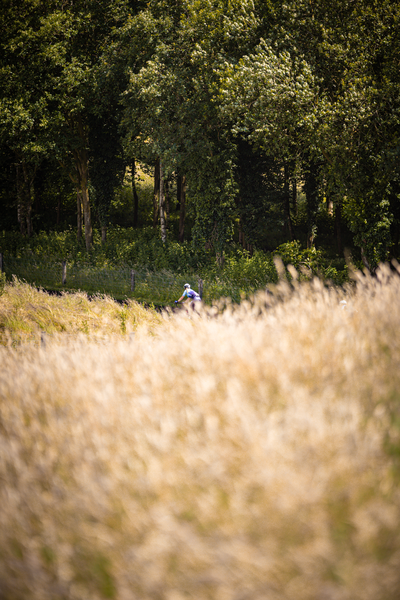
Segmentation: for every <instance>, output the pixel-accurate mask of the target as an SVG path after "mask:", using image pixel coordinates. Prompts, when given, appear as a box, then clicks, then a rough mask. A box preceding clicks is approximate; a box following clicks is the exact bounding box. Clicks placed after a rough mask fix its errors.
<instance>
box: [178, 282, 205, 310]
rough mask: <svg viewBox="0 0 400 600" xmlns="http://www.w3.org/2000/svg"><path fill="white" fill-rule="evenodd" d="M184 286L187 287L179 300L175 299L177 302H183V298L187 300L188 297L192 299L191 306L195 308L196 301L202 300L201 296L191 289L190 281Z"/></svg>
mask: <svg viewBox="0 0 400 600" xmlns="http://www.w3.org/2000/svg"><path fill="white" fill-rule="evenodd" d="M183 287H184V288H185V289H184V292H183V294H182V296H181V297H180V298H179V300H175V304H178V302H182V300H185V298H186V299H187V300H190V307H191V308H193V309H194V307H195V304H196V302H201V298H200V296H199V294H198V293H197V292H195V291H194V290H192V289H191V287H190V283H185V285H184V286H183Z"/></svg>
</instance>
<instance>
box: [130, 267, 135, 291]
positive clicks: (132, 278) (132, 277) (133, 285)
mask: <svg viewBox="0 0 400 600" xmlns="http://www.w3.org/2000/svg"><path fill="white" fill-rule="evenodd" d="M134 291H135V271H134V270H133V269H132V270H131V292H134Z"/></svg>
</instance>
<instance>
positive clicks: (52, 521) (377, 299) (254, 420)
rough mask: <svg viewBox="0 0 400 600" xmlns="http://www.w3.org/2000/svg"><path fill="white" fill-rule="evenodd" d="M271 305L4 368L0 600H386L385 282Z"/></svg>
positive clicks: (396, 590)
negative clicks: (111, 599)
mask: <svg viewBox="0 0 400 600" xmlns="http://www.w3.org/2000/svg"><path fill="white" fill-rule="evenodd" d="M278 297H279V298H280V300H279V301H275V300H273V301H271V295H267V296H266V295H263V294H260V295H258V296H257V298H256V299H255V300H254V302H253V303H247V304H243V305H242V306H240V307H236V308H235V307H229V306H228V309H227V310H225V311H224V312H223V313H222V314H217V311H214V312H213V311H212V310H209V311H204V312H203V313H202V314H201V315H200V316H199V317H196V316H194V317H193V318H191V319H188V318H186V317H185V316H184V315H179V316H176V317H174V316H173V317H171V318H168V319H164V320H163V321H162V325H161V326H159V325H157V327H155V328H154V330H153V331H154V335H153V336H151V337H149V336H148V335H145V333H144V328H143V329H142V330H141V331H142V333H140V330H138V334H137V335H136V336H135V339H134V341H129V340H127V339H124V337H123V336H122V335H121V334H120V330H118V328H117V329H116V334H115V335H114V336H111V335H110V336H109V337H108V341H107V343H101V344H100V343H98V341H96V339H95V338H94V337H93V338H92V337H90V336H89V338H88V341H87V342H85V343H84V342H83V338H82V337H79V338H76V339H75V338H74V337H73V336H65V337H63V336H62V335H61V336H58V337H54V338H51V340H52V341H51V343H49V344H47V346H46V348H40V347H39V348H38V347H35V346H34V345H33V344H22V345H19V346H16V347H13V346H12V345H8V346H3V347H2V348H0V361H1V375H0V410H1V412H0V504H1V511H0V597H1V598H4V599H5V600H16V599H28V598H29V600H31V599H32V600H45V599H49V600H56V599H65V600H66V599H74V600H75V599H76V600H78V599H79V600H80V599H81V600H88V599H100V598H116V599H118V600H133V599H140V600H150V599H151V600H153V599H156V600H158V599H160V600H161V599H163V600H164V599H165V600H183V599H186V598H193V599H196V600H203V599H204V600H205V599H215V600H253V599H254V600H283V599H284V600H397V599H398V598H399V596H400V492H399V474H400V470H399V454H400V424H399V411H400V337H399V329H400V303H399V297H400V277H398V275H394V274H392V273H391V272H390V270H389V268H388V267H382V268H381V269H380V271H379V274H378V278H377V279H375V280H372V279H370V278H367V277H364V276H361V275H359V276H358V283H357V286H356V288H355V289H354V290H353V291H350V289H349V290H348V291H347V296H346V300H347V308H346V309H344V310H342V308H341V305H340V300H341V299H342V297H343V292H340V291H338V290H335V289H327V288H326V287H324V286H323V285H322V284H321V283H320V282H318V281H314V282H311V283H310V284H299V285H298V287H297V288H296V290H295V291H294V292H293V291H289V290H288V288H287V287H285V284H283V283H282V284H280V286H278V288H277V289H275V290H274V298H278ZM70 300H71V299H70ZM0 301H2V300H1V299H0ZM41 301H43V302H45V300H44V299H41ZM52 301H53V299H49V300H48V302H52ZM76 302H77V300H76ZM32 304H34V303H33V302H32ZM74 307H75V308H74V310H77V314H79V315H80V314H81V313H80V312H79V310H78V309H77V308H76V305H74ZM24 310H25V309H24ZM115 310H116V309H115ZM53 311H55V308H53ZM214 313H215V315H214ZM213 315H214V316H213ZM59 318H60V319H61V316H60V317H59ZM79 318H81V317H79ZM108 318H111V317H108Z"/></svg>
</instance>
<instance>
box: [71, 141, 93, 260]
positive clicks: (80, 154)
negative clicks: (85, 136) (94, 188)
mask: <svg viewBox="0 0 400 600" xmlns="http://www.w3.org/2000/svg"><path fill="white" fill-rule="evenodd" d="M74 154H75V165H76V168H77V171H78V185H79V188H78V189H79V192H80V196H81V201H82V211H83V223H84V226H85V244H86V250H87V251H88V252H89V251H90V249H91V247H92V243H93V230H92V218H91V212H90V201H89V189H88V179H89V172H88V171H89V169H88V159H87V152H86V150H85V149H83V148H82V149H79V150H76V151H75V153H74Z"/></svg>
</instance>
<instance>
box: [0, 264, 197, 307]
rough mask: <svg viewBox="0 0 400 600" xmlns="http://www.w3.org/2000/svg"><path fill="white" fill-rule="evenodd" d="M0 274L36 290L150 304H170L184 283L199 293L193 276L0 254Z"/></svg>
mask: <svg viewBox="0 0 400 600" xmlns="http://www.w3.org/2000/svg"><path fill="white" fill-rule="evenodd" d="M0 271H2V272H4V273H5V275H6V277H7V279H8V280H11V279H12V277H13V276H15V277H17V278H18V279H20V280H22V281H26V282H27V283H29V284H31V285H35V286H36V287H41V288H43V289H49V290H54V291H62V290H83V291H85V292H89V293H92V294H95V293H104V294H109V295H112V296H117V297H123V296H126V297H129V298H134V299H138V300H144V301H147V302H149V301H151V302H154V303H157V304H158V303H170V302H172V301H173V300H174V299H177V298H179V296H180V295H181V293H182V288H183V285H184V283H190V285H191V286H192V287H193V288H194V289H197V288H199V291H200V292H201V295H202V292H203V281H202V280H201V279H200V278H199V277H197V276H189V277H188V276H187V275H180V274H175V273H172V272H169V271H162V272H157V273H156V272H152V271H149V270H145V269H132V268H130V267H121V268H110V267H109V268H106V267H104V268H103V267H97V266H91V265H83V264H81V265H80V264H77V263H69V262H68V261H66V260H65V261H62V262H60V261H59V260H55V261H51V260H48V261H44V260H42V259H38V258H37V257H32V258H26V257H23V258H19V257H15V256H10V255H5V254H2V253H0Z"/></svg>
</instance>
